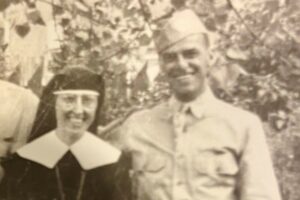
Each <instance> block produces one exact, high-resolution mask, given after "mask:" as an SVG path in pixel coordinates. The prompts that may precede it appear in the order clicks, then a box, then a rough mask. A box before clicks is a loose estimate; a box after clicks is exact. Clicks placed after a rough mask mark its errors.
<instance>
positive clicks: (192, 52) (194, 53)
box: [182, 49, 200, 58]
mask: <svg viewBox="0 0 300 200" xmlns="http://www.w3.org/2000/svg"><path fill="white" fill-rule="evenodd" d="M182 53H183V57H185V58H195V57H197V56H199V54H200V53H199V51H197V50H195V49H190V50H185V51H183V52H182Z"/></svg>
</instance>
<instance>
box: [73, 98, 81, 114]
mask: <svg viewBox="0 0 300 200" xmlns="http://www.w3.org/2000/svg"><path fill="white" fill-rule="evenodd" d="M74 112H75V113H83V104H82V98H81V97H77V98H76V103H75V107H74Z"/></svg>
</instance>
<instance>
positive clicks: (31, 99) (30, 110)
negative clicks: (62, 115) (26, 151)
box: [10, 90, 39, 152]
mask: <svg viewBox="0 0 300 200" xmlns="http://www.w3.org/2000/svg"><path fill="white" fill-rule="evenodd" d="M20 103H21V104H22V111H20V115H21V116H19V122H18V124H17V125H18V128H17V129H16V133H15V134H14V141H13V145H12V147H11V149H10V152H15V151H16V150H17V149H18V148H20V147H21V146H23V145H24V144H25V143H26V142H27V139H28V137H29V135H30V132H31V129H32V126H33V122H34V119H35V115H36V112H37V108H38V103H39V99H38V98H37V97H36V96H35V95H34V94H33V93H32V92H31V91H28V90H26V91H25V92H24V94H23V98H22V102H20Z"/></svg>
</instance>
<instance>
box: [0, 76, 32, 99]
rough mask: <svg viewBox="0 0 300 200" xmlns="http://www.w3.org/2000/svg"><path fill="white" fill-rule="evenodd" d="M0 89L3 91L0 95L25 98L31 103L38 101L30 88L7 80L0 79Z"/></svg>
mask: <svg viewBox="0 0 300 200" xmlns="http://www.w3.org/2000/svg"><path fill="white" fill-rule="evenodd" d="M0 90H1V92H3V93H2V95H6V96H7V97H8V98H22V99H27V100H28V101H30V102H31V103H34V102H38V97H37V96H36V95H35V94H34V93H33V92H32V91H31V90H29V89H26V88H23V87H21V86H18V85H16V84H13V83H10V82H7V81H3V80H0Z"/></svg>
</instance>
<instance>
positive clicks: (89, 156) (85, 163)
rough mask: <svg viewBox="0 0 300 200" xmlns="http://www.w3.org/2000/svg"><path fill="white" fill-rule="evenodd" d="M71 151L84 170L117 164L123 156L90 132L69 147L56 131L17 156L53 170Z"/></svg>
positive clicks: (32, 143)
mask: <svg viewBox="0 0 300 200" xmlns="http://www.w3.org/2000/svg"><path fill="white" fill-rule="evenodd" d="M69 150H70V151H71V153H72V154H73V155H74V156H75V158H76V159H77V161H78V162H79V164H80V166H81V167H82V168H83V169H84V170H90V169H94V168H97V167H101V166H104V165H108V164H112V163H115V162H117V161H118V159H119V157H120V154H121V152H120V150H118V149H117V148H115V147H113V146H112V145H110V144H109V143H107V142H105V141H103V140H101V139H100V138H98V137H96V136H95V135H93V134H91V133H89V132H87V133H85V134H84V135H83V136H82V137H81V138H80V139H79V140H78V141H77V142H76V143H74V144H73V145H71V146H67V145H66V144H65V143H63V142H62V141H61V140H60V139H59V138H58V137H57V135H56V133H55V131H51V132H49V133H47V134H45V135H43V136H41V137H40V138H38V139H36V140H34V141H32V142H30V143H28V144H27V145H25V146H23V147H21V148H20V149H19V150H18V151H17V154H18V155H19V156H21V157H22V158H25V159H28V160H31V161H33V162H36V163H39V164H41V165H43V166H45V167H47V168H50V169H52V168H54V167H55V166H56V164H57V163H58V162H59V161H60V160H61V159H62V158H63V156H64V155H65V154H66V153H67V152H68V151H69Z"/></svg>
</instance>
